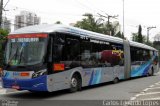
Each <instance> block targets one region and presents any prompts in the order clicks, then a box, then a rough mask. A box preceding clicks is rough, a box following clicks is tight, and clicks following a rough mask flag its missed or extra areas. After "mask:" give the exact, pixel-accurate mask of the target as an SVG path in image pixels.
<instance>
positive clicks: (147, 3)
mask: <svg viewBox="0 0 160 106" xmlns="http://www.w3.org/2000/svg"><path fill="white" fill-rule="evenodd" d="M7 1H8V0H4V5H5V4H6V2H7ZM159 4H160V0H124V26H125V27H124V29H125V36H126V37H127V38H128V39H131V33H136V32H138V27H137V26H138V25H140V24H141V25H142V34H144V35H147V27H150V26H156V28H154V29H152V30H150V39H151V40H153V37H154V36H155V35H156V34H157V33H159V32H160V6H159ZM5 10H8V11H5V12H4V13H3V15H4V16H6V17H7V18H9V19H11V21H12V23H14V17H15V15H18V14H20V11H23V10H27V11H30V12H33V13H36V14H37V16H39V17H41V23H48V24H53V23H55V22H56V21H61V22H62V23H63V24H65V25H69V23H76V21H79V20H81V19H82V18H84V17H83V16H82V15H83V14H84V13H92V14H93V15H97V13H100V14H103V15H105V14H106V13H107V14H109V15H118V18H117V19H111V22H113V21H119V22H120V24H121V29H123V0H9V2H8V4H7V5H6V7H5Z"/></svg>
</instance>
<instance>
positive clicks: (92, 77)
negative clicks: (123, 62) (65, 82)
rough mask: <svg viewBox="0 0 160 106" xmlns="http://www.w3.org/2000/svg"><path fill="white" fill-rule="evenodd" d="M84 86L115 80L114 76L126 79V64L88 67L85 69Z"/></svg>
mask: <svg viewBox="0 0 160 106" xmlns="http://www.w3.org/2000/svg"><path fill="white" fill-rule="evenodd" d="M83 73H84V76H83V79H84V82H83V86H90V85H95V84H100V83H104V82H110V81H113V80H114V78H119V79H124V66H118V65H117V66H114V67H102V68H88V69H84V70H83Z"/></svg>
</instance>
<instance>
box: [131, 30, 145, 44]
mask: <svg viewBox="0 0 160 106" xmlns="http://www.w3.org/2000/svg"><path fill="white" fill-rule="evenodd" d="M141 39H142V41H141V42H139V36H138V33H132V41H135V42H139V43H145V44H146V40H147V39H146V36H145V35H142V38H141Z"/></svg>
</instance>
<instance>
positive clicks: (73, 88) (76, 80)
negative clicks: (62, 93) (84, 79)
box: [70, 74, 80, 92]
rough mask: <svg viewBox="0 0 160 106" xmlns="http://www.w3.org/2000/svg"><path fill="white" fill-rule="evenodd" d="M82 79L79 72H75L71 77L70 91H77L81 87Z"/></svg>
mask: <svg viewBox="0 0 160 106" xmlns="http://www.w3.org/2000/svg"><path fill="white" fill-rule="evenodd" d="M79 84H80V79H79V78H78V75H77V74H74V75H73V76H72V78H71V85H70V86H71V87H70V92H76V91H77V90H78V89H79Z"/></svg>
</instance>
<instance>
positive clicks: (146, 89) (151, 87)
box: [130, 71, 160, 100]
mask: <svg viewBox="0 0 160 106" xmlns="http://www.w3.org/2000/svg"><path fill="white" fill-rule="evenodd" d="M159 74H160V71H159ZM155 85H160V81H159V82H156V83H155V84H154V85H150V86H149V87H148V88H145V89H144V90H143V91H142V92H140V93H138V94H136V95H135V96H133V97H131V98H130V100H135V99H136V98H137V97H139V96H144V95H153V94H159V93H160V92H149V93H146V91H148V90H151V89H160V87H154V86H155ZM142 100H160V97H157V98H148V99H142Z"/></svg>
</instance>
